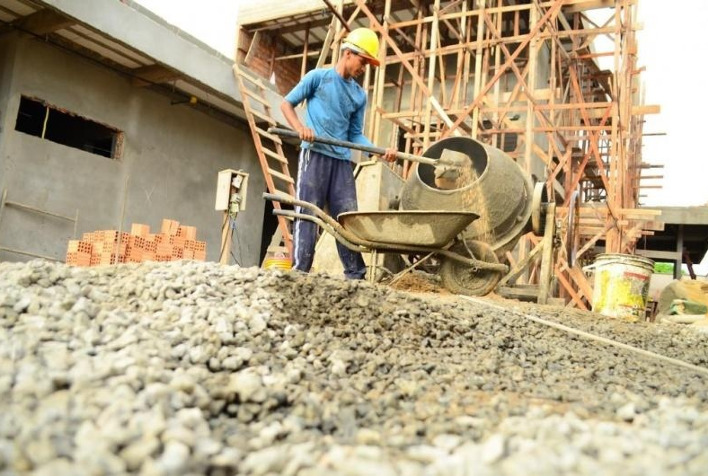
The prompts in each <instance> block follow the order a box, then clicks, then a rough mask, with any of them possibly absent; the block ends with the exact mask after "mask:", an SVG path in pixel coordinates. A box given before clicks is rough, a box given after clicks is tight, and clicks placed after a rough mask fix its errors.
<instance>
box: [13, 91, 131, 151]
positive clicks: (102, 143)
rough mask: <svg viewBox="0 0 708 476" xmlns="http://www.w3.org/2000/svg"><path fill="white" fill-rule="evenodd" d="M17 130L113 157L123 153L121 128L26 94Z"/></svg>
mask: <svg viewBox="0 0 708 476" xmlns="http://www.w3.org/2000/svg"><path fill="white" fill-rule="evenodd" d="M15 130H18V131H20V132H24V133H25V134H30V135H33V136H36V137H41V138H42V139H47V140H50V141H52V142H56V143H57V144H62V145H66V146H69V147H73V148H75V149H81V150H85V151H86V152H90V153H92V154H96V155H101V156H103V157H108V158H110V159H113V158H117V157H118V156H119V145H120V143H121V135H122V134H121V132H120V131H119V130H117V129H114V128H112V127H108V126H105V125H103V124H100V123H98V122H95V121H91V120H89V119H86V118H83V117H81V116H77V115H76V114H72V113H70V112H66V111H62V110H61V109H59V108H57V107H54V106H50V105H48V104H46V103H44V102H42V101H38V100H36V99H31V98H28V97H25V96H22V98H21V99H20V109H19V110H18V111H17V122H16V123H15Z"/></svg>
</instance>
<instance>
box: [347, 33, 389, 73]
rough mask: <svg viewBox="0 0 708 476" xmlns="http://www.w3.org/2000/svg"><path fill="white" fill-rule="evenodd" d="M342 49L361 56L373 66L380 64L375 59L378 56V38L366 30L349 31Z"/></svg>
mask: <svg viewBox="0 0 708 476" xmlns="http://www.w3.org/2000/svg"><path fill="white" fill-rule="evenodd" d="M342 48H348V49H350V50H352V51H354V52H355V53H357V54H358V55H360V56H363V57H364V58H366V59H367V60H368V61H369V63H370V64H373V65H374V66H378V65H379V64H380V62H379V60H378V58H377V56H378V55H379V37H378V36H376V33H374V32H373V31H371V30H369V29H368V28H357V29H355V30H352V31H350V32H349V34H348V35H347V37H346V38H344V43H343V44H342Z"/></svg>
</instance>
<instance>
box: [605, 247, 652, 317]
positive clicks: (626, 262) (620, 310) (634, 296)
mask: <svg viewBox="0 0 708 476" xmlns="http://www.w3.org/2000/svg"><path fill="white" fill-rule="evenodd" d="M592 268H594V269H595V287H594V289H593V293H592V310H593V312H598V313H600V314H603V315H605V316H609V317H615V318H619V319H625V320H628V321H631V322H636V321H639V320H642V321H643V320H644V316H645V310H646V305H647V297H648V295H649V281H650V280H651V276H652V274H653V273H654V261H652V260H650V259H648V258H644V257H642V256H635V255H625V254H619V253H607V254H600V255H598V256H597V258H595V263H594V264H593V265H592Z"/></svg>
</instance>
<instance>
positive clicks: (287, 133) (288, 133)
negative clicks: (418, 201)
mask: <svg viewBox="0 0 708 476" xmlns="http://www.w3.org/2000/svg"><path fill="white" fill-rule="evenodd" d="M268 132H270V133H271V134H275V135H277V136H280V137H289V138H292V139H299V138H300V135H299V134H298V133H297V132H295V131H293V130H290V129H281V128H279V127H271V128H269V129H268ZM314 142H319V143H321V144H329V145H336V146H339V147H346V148H348V149H356V150H361V151H363V152H369V153H370V154H376V155H384V154H385V153H386V149H384V148H383V147H376V146H374V147H371V146H368V145H362V144H356V143H354V142H347V141H344V140H338V139H330V138H329V137H317V136H315V138H314ZM396 158H398V159H402V160H410V161H412V162H419V163H421V164H428V165H437V164H439V163H441V162H440V161H439V160H436V159H430V158H428V157H421V156H420V155H413V154H406V153H405V152H396Z"/></svg>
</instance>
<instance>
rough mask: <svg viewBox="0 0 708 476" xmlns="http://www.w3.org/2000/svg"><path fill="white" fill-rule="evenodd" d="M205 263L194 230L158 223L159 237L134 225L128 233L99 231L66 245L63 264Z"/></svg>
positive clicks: (169, 222) (203, 246)
mask: <svg viewBox="0 0 708 476" xmlns="http://www.w3.org/2000/svg"><path fill="white" fill-rule="evenodd" d="M181 259H189V260H198V261H204V260H206V242H204V241H197V228H196V227H194V226H184V225H180V224H179V222H177V221H175V220H167V219H165V220H162V228H161V229H160V233H150V227H149V226H148V225H142V224H138V223H134V224H133V225H132V226H131V229H130V233H119V232H118V231H117V230H99V231H94V232H91V233H84V234H83V236H82V238H81V240H71V241H69V247H68V249H67V252H66V264H70V265H74V266H99V265H107V264H116V263H141V262H143V261H175V260H181Z"/></svg>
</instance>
